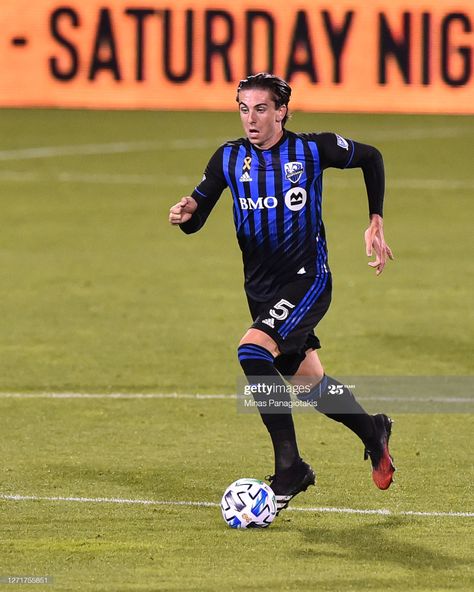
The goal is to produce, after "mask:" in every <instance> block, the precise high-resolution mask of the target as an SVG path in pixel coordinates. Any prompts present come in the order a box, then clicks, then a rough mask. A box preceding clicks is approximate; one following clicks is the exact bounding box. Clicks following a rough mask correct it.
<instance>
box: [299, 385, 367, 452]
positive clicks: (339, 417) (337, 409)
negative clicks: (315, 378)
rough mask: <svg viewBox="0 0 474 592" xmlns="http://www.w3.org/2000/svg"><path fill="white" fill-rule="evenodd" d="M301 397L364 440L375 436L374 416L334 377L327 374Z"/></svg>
mask: <svg viewBox="0 0 474 592" xmlns="http://www.w3.org/2000/svg"><path fill="white" fill-rule="evenodd" d="M299 399H301V400H302V401H308V402H310V403H311V404H312V405H313V406H314V408H315V409H316V410H317V411H320V412H321V413H323V414H324V415H326V416H327V417H329V418H330V419H333V420H334V421H338V422H340V423H342V424H344V425H345V426H346V427H348V428H349V429H350V430H352V431H353V432H354V433H355V434H357V435H358V436H359V438H360V439H361V440H362V442H364V443H366V442H367V441H369V440H370V438H371V437H372V436H373V433H374V421H373V418H372V416H371V415H369V414H368V413H367V412H366V411H365V409H364V408H363V407H362V406H361V405H360V404H359V403H358V402H357V400H356V398H355V397H354V394H353V393H352V392H351V391H350V390H349V389H348V388H347V387H345V386H344V385H343V384H342V383H341V382H338V381H337V380H335V379H334V378H331V377H330V376H327V375H326V374H325V375H324V376H323V378H322V380H321V382H320V383H319V384H318V385H316V386H315V387H314V388H313V389H312V390H311V392H310V393H309V394H308V395H304V396H300V397H299Z"/></svg>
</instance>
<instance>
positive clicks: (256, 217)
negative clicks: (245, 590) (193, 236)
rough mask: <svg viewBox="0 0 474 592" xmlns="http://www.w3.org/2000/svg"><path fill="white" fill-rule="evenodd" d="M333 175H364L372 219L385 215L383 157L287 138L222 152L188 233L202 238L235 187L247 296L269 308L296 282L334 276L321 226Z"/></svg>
mask: <svg viewBox="0 0 474 592" xmlns="http://www.w3.org/2000/svg"><path fill="white" fill-rule="evenodd" d="M328 167H337V168H353V167H361V168H362V169H363V171H364V178H365V182H366V186H367V193H368V197H369V211H370V213H378V214H380V215H382V204H383V192H384V171H383V161H382V157H381V155H380V153H379V152H378V150H376V149H375V148H373V147H372V146H368V145H365V144H360V143H358V142H353V141H352V140H349V139H346V138H343V137H341V136H339V135H337V134H332V133H322V134H315V133H310V134H303V133H299V134H297V133H293V132H289V131H286V130H285V131H284V133H283V136H282V138H281V139H280V141H279V142H278V143H277V144H276V145H274V146H273V147H272V148H270V149H268V150H260V149H259V148H257V147H255V146H253V145H252V144H251V143H250V142H249V140H248V139H247V138H240V139H238V140H234V141H229V142H226V143H225V144H223V145H222V146H220V147H219V149H218V150H217V151H216V152H215V154H214V155H213V156H212V158H211V160H210V161H209V164H208V165H207V167H206V170H205V173H204V177H203V179H202V181H201V183H200V184H199V185H198V186H197V187H196V188H195V190H194V191H193V193H192V197H193V198H194V199H195V200H196V201H197V203H198V208H197V210H196V212H195V213H194V214H193V217H192V218H191V220H189V221H188V222H186V223H184V224H182V225H181V228H182V229H183V230H184V232H187V233H190V232H195V231H197V230H199V229H200V228H201V227H202V226H203V224H204V223H205V221H206V219H207V217H208V215H209V214H210V212H211V210H212V208H213V207H214V205H215V204H216V202H217V200H218V199H219V197H220V195H221V194H222V192H223V190H224V189H225V188H226V187H229V189H230V192H231V195H232V201H233V216H234V223H235V229H236V233H237V239H238V242H239V246H240V249H241V251H242V257H243V262H244V275H245V289H246V292H247V294H248V296H249V297H250V298H252V299H254V300H257V301H267V300H269V299H270V298H272V297H273V296H274V295H275V294H276V293H277V292H278V290H279V289H280V288H281V287H282V286H284V285H285V284H287V283H289V282H292V281H295V280H297V279H298V278H301V277H305V278H308V277H316V276H318V275H323V274H328V273H329V266H328V256H327V246H326V236H325V231H324V224H323V219H322V191H323V171H324V169H325V168H328Z"/></svg>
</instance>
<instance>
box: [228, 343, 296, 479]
mask: <svg viewBox="0 0 474 592" xmlns="http://www.w3.org/2000/svg"><path fill="white" fill-rule="evenodd" d="M238 356H239V362H240V365H241V366H242V369H243V371H244V373H245V376H246V377H247V380H248V382H249V384H254V385H260V389H261V392H258V393H255V394H254V395H253V396H254V399H255V401H256V402H257V404H258V403H263V404H264V405H265V406H261V405H259V406H258V410H259V411H260V416H261V418H262V421H263V423H264V424H265V427H266V428H267V430H268V432H269V434H270V437H271V439H272V444H273V450H274V453H275V474H276V475H278V474H281V473H282V472H284V471H287V470H288V469H291V468H292V466H293V465H294V464H295V463H297V462H298V461H299V459H300V456H299V452H298V445H297V443H296V434H295V427H294V424H293V417H292V415H291V407H289V406H287V405H281V404H278V403H287V404H288V403H290V401H291V397H290V395H289V394H288V393H287V392H286V391H284V388H281V387H285V382H284V381H283V379H282V377H281V376H280V374H279V373H278V371H277V369H276V368H275V365H274V357H273V356H272V354H271V353H270V352H269V351H268V350H267V349H265V348H264V347H261V346H260V345H255V344H245V345H241V346H240V347H239V349H238ZM275 386H277V387H278V386H279V387H280V389H279V391H280V392H276V389H274V388H273V387H275ZM268 393H270V394H268ZM271 401H276V402H277V404H274V403H273V404H271Z"/></svg>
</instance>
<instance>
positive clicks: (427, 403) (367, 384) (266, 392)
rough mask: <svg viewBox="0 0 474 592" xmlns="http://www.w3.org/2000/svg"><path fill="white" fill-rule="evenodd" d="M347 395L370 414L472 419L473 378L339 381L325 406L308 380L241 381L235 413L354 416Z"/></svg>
mask: <svg viewBox="0 0 474 592" xmlns="http://www.w3.org/2000/svg"><path fill="white" fill-rule="evenodd" d="M345 389H349V390H350V392H351V393H352V394H353V395H354V396H355V398H356V399H357V401H358V402H359V403H360V404H361V405H362V406H363V408H364V409H365V410H366V411H367V412H368V413H379V412H381V411H383V412H384V413H474V376H339V377H337V380H336V381H330V382H329V384H327V385H326V390H325V391H324V395H323V400H322V401H321V393H320V392H318V386H317V380H314V379H311V378H310V377H298V378H295V377H286V378H284V379H283V380H279V381H275V377H274V376H255V377H250V379H249V380H247V379H246V378H245V376H239V377H238V379H237V411H238V412H239V413H252V412H258V411H261V412H262V411H263V412H264V411H268V412H270V413H290V412H292V411H296V412H314V410H315V409H319V410H320V411H323V412H324V413H331V412H333V413H353V411H351V408H352V406H350V405H349V408H347V402H348V400H349V399H348V398H347V396H346V394H345V393H344V390H345ZM321 407H323V408H321Z"/></svg>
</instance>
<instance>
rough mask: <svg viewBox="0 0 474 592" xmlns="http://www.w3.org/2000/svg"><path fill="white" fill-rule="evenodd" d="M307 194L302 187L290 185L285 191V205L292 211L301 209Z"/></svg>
mask: <svg viewBox="0 0 474 592" xmlns="http://www.w3.org/2000/svg"><path fill="white" fill-rule="evenodd" d="M307 199H308V194H307V193H306V189H304V188H303V187H292V188H291V189H290V190H288V191H287V192H286V193H285V205H286V207H287V208H288V209H289V210H291V211H292V212H297V211H298V210H302V209H303V208H304V207H305V205H306V200H307Z"/></svg>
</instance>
